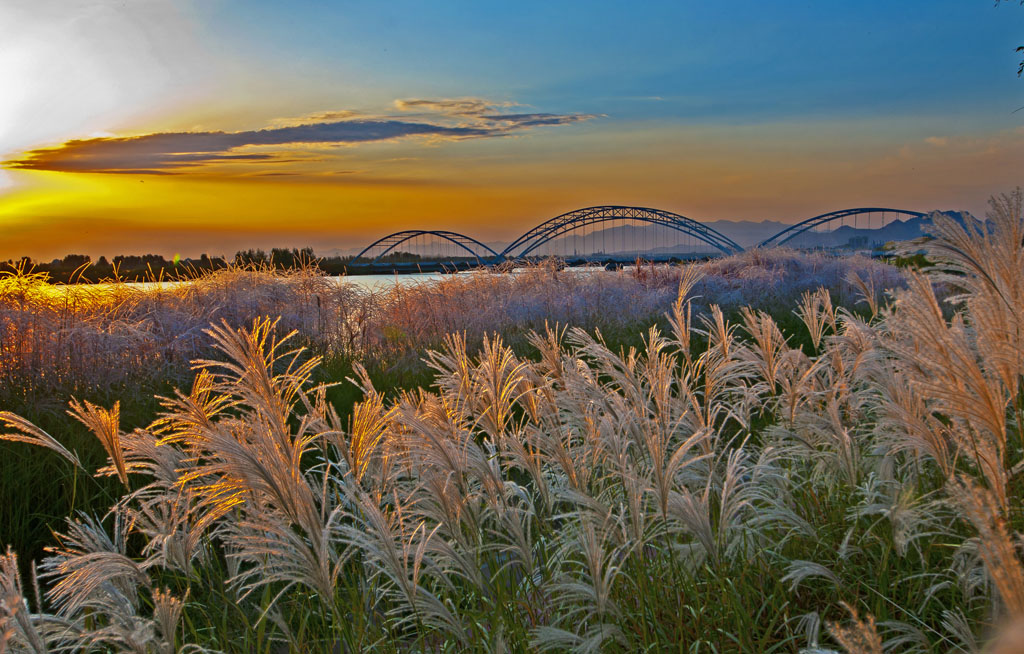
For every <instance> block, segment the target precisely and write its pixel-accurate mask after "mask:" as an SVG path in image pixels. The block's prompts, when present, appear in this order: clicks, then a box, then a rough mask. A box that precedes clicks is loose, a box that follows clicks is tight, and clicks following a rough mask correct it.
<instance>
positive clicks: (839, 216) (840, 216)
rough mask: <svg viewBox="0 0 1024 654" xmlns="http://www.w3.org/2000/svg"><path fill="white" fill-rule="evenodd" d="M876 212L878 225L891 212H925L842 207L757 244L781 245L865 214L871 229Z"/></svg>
mask: <svg viewBox="0 0 1024 654" xmlns="http://www.w3.org/2000/svg"><path fill="white" fill-rule="evenodd" d="M874 214H878V215H879V216H880V220H879V227H883V226H885V224H886V218H887V217H888V216H889V215H890V214H891V215H892V216H893V217H894V218H895V217H897V216H909V217H911V218H921V217H924V216H926V215H927V214H924V213H921V212H920V211H907V210H905V209H889V208H884V207H858V208H856V209H842V210H840V211H830V212H829V213H823V214H821V215H820V216H815V217H813V218H808V219H807V220H803V221H801V222H798V223H797V224H795V225H790V226H789V227H787V228H786V229H784V230H782V231H781V232H779V233H778V234H775V235H774V236H771V237H770V238H766V239H765V240H763V241H761V242H760V243H758V244H757V247H759V248H770V247H776V246H779V245H782V244H783V243H786V242H787V241H790V240H792V239H794V238H796V237H797V236H800V235H801V234H803V233H805V232H809V231H811V230H814V229H816V228H818V227H822V226H824V225H835V224H837V223H838V224H846V223H847V221H849V222H850V223H851V224H853V225H857V222H856V221H857V219H858V218H859V217H860V216H864V215H866V216H867V220H866V221H865V222H866V227H867V228H868V229H873V226H872V225H873V223H872V216H873V215H874Z"/></svg>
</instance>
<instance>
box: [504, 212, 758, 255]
mask: <svg viewBox="0 0 1024 654" xmlns="http://www.w3.org/2000/svg"><path fill="white" fill-rule="evenodd" d="M622 219H631V220H635V221H638V222H647V223H651V224H654V225H664V226H665V227H670V228H672V229H675V230H677V231H680V232H683V233H684V234H688V235H690V236H693V237H694V238H696V239H697V240H699V241H701V242H703V243H706V244H707V245H710V246H712V247H714V248H715V249H717V250H720V251H721V252H722V253H724V254H735V253H737V252H742V251H743V247H742V246H740V245H739V244H738V243H736V242H735V241H733V240H732V239H731V238H729V237H728V236H726V235H724V234H722V233H721V232H719V231H717V230H715V229H712V228H711V227H708V226H707V225H704V224H703V223H700V222H697V221H696V220H693V219H692V218H687V217H686V216H681V215H679V214H676V213H672V212H671V211H663V210H661V209H650V208H647V207H626V206H617V205H604V206H596V207H586V208H584V209H576V210H575V211H570V212H568V213H563V214H562V215H560V216H555V217H554V218H552V219H550V220H547V221H545V222H543V223H541V224H539V225H537V226H536V227H534V228H533V229H531V230H529V231H528V232H526V233H525V234H523V235H522V236H520V237H519V238H517V239H516V240H514V241H512V243H510V244H509V246H508V247H506V248H505V249H504V250H502V252H501V256H502V257H505V258H512V259H517V258H522V257H525V256H527V255H529V254H530V253H531V252H533V251H534V250H536V249H537V248H538V247H540V246H542V245H544V244H545V243H547V242H549V241H552V240H554V239H556V238H558V237H559V236H562V235H563V234H567V233H568V232H572V231H575V230H577V229H580V228H581V227H585V226H587V225H593V224H597V223H603V222H608V221H612V220H622Z"/></svg>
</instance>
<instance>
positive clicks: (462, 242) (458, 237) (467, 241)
mask: <svg viewBox="0 0 1024 654" xmlns="http://www.w3.org/2000/svg"><path fill="white" fill-rule="evenodd" d="M417 236H435V237H437V238H440V239H444V240H446V241H450V242H451V243H454V244H455V245H456V246H458V247H459V248H461V249H463V250H465V251H466V252H467V253H469V255H470V256H473V257H476V260H477V261H478V262H481V263H482V262H483V261H484V259H490V258H493V259H499V258H500V257H501V255H499V254H498V253H497V252H495V251H494V250H492V249H491V248H489V247H488V246H486V245H484V244H483V243H481V242H480V241H478V240H476V239H475V238H472V237H470V236H466V235H465V234H459V233H458V232H449V231H445V230H427V229H407V230H404V231H401V232H395V233H394V234H388V235H387V236H385V237H383V238H379V239H377V240H376V241H374V242H373V243H370V244H369V245H367V246H366V247H365V248H363V251H362V252H360V253H359V254H357V255H356V256H355V258H354V259H353V260H352V261H353V262H356V261H358V260H359V259H363V258H366V253H367V252H369V251H370V250H372V249H373V248H375V247H381V248H383V249H382V250H381V251H380V253H378V254H377V256H375V257H374V258H373V260H372V261H371V262H370V263H371V264H375V263H377V262H378V261H380V258H381V257H383V256H384V255H386V254H387V253H388V252H391V251H392V250H394V249H395V248H396V247H398V246H399V245H401V244H402V243H405V242H406V241H408V240H410V239H413V238H416V237H417ZM488 255H490V256H488Z"/></svg>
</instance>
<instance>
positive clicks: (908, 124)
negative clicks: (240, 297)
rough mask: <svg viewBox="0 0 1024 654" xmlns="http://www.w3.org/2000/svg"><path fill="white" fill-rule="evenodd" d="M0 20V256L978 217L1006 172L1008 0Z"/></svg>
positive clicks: (145, 13) (149, 7) (213, 12)
mask: <svg viewBox="0 0 1024 654" xmlns="http://www.w3.org/2000/svg"><path fill="white" fill-rule="evenodd" d="M0 42H3V43H4V44H5V47H4V48H3V49H2V50H0V80H3V81H2V82H0V85H2V86H3V88H0V162H3V163H2V164H0V225H2V226H3V227H4V228H5V234H6V240H5V244H4V247H5V248H6V249H7V250H8V251H0V256H5V257H6V256H11V255H12V254H15V255H16V254H21V253H29V254H32V253H43V254H49V253H51V252H54V251H55V250H56V249H57V248H63V249H69V248H70V249H74V250H78V251H93V252H96V251H100V250H101V249H103V250H110V251H113V249H120V250H121V251H126V252H127V251H133V250H140V249H146V248H150V249H151V248H152V243H153V242H154V241H156V242H160V243H163V244H165V247H166V248H168V249H170V248H174V249H175V251H182V252H185V253H186V254H187V253H190V252H196V251H204V250H210V249H213V250H216V248H223V249H224V250H226V251H231V250H232V249H233V248H236V247H237V248H242V247H252V246H277V245H289V246H292V245H294V246H305V245H309V244H313V245H314V246H317V247H321V248H323V249H332V248H338V247H340V248H345V247H348V246H351V245H353V244H358V243H360V242H362V241H364V240H365V239H367V238H370V237H375V236H379V235H381V232H385V233H386V230H392V229H404V228H411V227H433V228H447V229H459V228H461V227H466V226H469V227H471V228H472V230H471V231H473V233H474V234H475V235H478V236H480V237H481V238H487V239H492V240H495V239H496V240H500V239H502V238H506V237H510V236H514V235H515V234H516V233H518V232H520V231H522V229H523V228H525V227H528V226H529V225H532V224H535V223H537V222H539V221H540V220H542V219H544V218H546V217H550V216H553V215H557V214H559V213H562V212H564V211H568V210H571V209H574V208H577V207H579V206H587V205H593V204H603V203H615V204H642V205H647V206H657V207H659V208H664V209H668V210H672V211H676V212H678V213H682V214H684V215H688V216H691V217H694V218H698V219H708V220H715V219H737V220H758V219H773V220H781V221H785V222H794V221H796V220H799V219H801V218H803V217H807V216H809V215H815V214H817V213H821V212H824V211H828V210H832V209H837V208H843V207H845V206H853V205H880V204H888V205H890V206H899V207H901V208H911V209H917V210H930V209H934V208H941V209H967V210H970V211H973V212H975V213H977V214H983V213H984V211H985V207H986V200H987V198H988V197H989V196H990V195H992V194H993V193H998V192H1002V191H1006V190H1009V189H1011V188H1013V187H1014V186H1016V185H1018V184H1020V183H1021V182H1022V176H1021V175H1020V173H1019V171H1020V169H1021V166H1020V163H1021V162H1022V161H1024V110H1022V111H1019V112H1017V113H1014V111H1015V110H1016V109H1018V108H1019V107H1024V80H1021V79H1019V78H1018V77H1017V76H1016V69H1017V65H1018V63H1019V59H1020V56H1019V55H1018V54H1017V53H1015V52H1014V49H1015V48H1016V47H1017V46H1018V45H1020V44H1021V43H1024V7H1021V6H1019V4H1018V3H1016V2H1013V3H1006V2H1004V3H1002V4H1000V5H993V4H992V3H991V2H990V1H989V0H956V1H952V0H937V1H930V2H920V1H903V2H881V1H874V0H869V1H863V0H862V1H858V2H846V3H839V2H831V1H829V2H825V1H818V2H774V3H766V2H751V1H747V0H740V1H736V2H728V3H725V2H707V1H704V2H689V1H687V2H642V3H639V2H631V3H627V2H607V1H591V2H529V1H522V2H517V3H494V2H479V1H477V2H468V1H466V2H463V1H458V2H430V3H428V2H411V1H408V0H396V1H391V2H341V1H335V2H326V1H322V2H312V1H294V2H282V1H270V0H244V1H243V0H134V1H131V2H124V1H123V0H4V2H3V3H2V4H0ZM70 62H73V65H71V63H70ZM211 216H213V218H211ZM115 228H116V229H115ZM55 229H58V230H64V232H65V233H66V234H69V235H74V237H73V239H72V241H70V242H69V243H63V242H62V243H60V244H57V245H55V244H54V241H53V239H52V238H51V235H52V233H53V231H54V230H55ZM115 232H116V237H111V236H109V234H111V233H115ZM69 238H71V237H70V236H69ZM0 249H2V248H0ZM54 253H56V252H54Z"/></svg>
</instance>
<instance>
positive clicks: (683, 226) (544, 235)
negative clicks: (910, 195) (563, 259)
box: [353, 205, 928, 265]
mask: <svg viewBox="0 0 1024 654" xmlns="http://www.w3.org/2000/svg"><path fill="white" fill-rule="evenodd" d="M876 213H878V214H883V223H884V214H895V215H898V216H909V217H912V218H922V217H925V216H927V215H928V214H926V213H923V212H920V211H909V210H906V209H892V208H885V207H857V208H854V209H842V210H839V211H830V212H828V213H823V214H821V215H818V216H814V217H813V218H808V219H807V220H803V221H801V222H798V223H796V224H795V225H790V226H788V227H786V228H785V229H783V230H782V231H780V232H779V233H777V234H775V235H773V236H771V237H769V238H766V239H765V240H763V241H761V242H760V243H759V244H758V245H757V246H756V247H758V248H770V247H776V246H779V245H783V244H785V243H787V242H788V241H790V240H792V239H794V238H796V237H797V236H800V235H801V234H803V233H805V232H808V231H810V230H812V229H814V228H815V227H819V226H821V225H826V224H829V223H833V222H837V221H840V222H841V221H843V220H845V219H847V218H851V217H853V218H855V219H856V217H857V216H860V215H863V214H876ZM625 220H629V221H634V222H640V223H648V224H651V225H658V226H662V227H667V228H670V229H673V230H676V231H679V232H682V233H683V234H686V235H688V236H691V237H693V238H694V239H695V240H696V241H700V242H701V243H704V244H705V245H708V246H711V247H712V248H714V249H716V250H718V251H719V252H721V253H722V254H726V255H729V254H736V253H739V252H743V250H744V248H743V247H742V246H741V245H739V244H738V243H737V242H736V241H734V240H732V239H731V238H729V237H728V236H726V235H725V234H722V233H721V232H719V231H718V230H716V229H714V228H712V227H709V226H707V225H705V224H703V223H701V222H699V221H696V220H693V219H692V218H687V217H686V216H682V215H680V214H677V213H672V212H671V211H664V210H662V209H651V208H648V207H630V206H619V205H601V206H594V207H586V208H583V209H576V210H575V211H570V212H567V213H563V214H561V215H559V216H555V217H554V218H551V219H550V220H546V221H544V222H543V223H541V224H539V225H537V226H536V227H534V228H532V229H530V230H529V231H527V232H526V233H524V234H523V235H522V236H520V237H519V238H517V239H516V240H514V241H512V243H510V244H509V245H508V247H506V248H505V249H504V250H502V251H501V252H500V253H499V252H496V251H495V250H493V249H492V248H491V247H489V246H488V245H485V244H484V243H481V242H480V241H478V240H476V239H475V238H472V237H470V236H466V235H465V234H459V233H458V232H450V231H445V230H422V229H414V230H405V231H401V232H395V233H394V234H388V235H387V236H385V237H383V238H380V239H378V240H376V241H374V242H373V243H371V244H370V245H368V246H366V247H365V248H364V249H363V251H362V252H360V253H359V254H357V255H356V257H355V259H353V262H358V261H359V260H360V259H363V260H369V263H370V264H371V265H372V264H375V263H378V262H379V261H380V259H381V258H382V257H384V256H386V255H387V254H388V253H389V252H392V251H394V250H395V248H396V247H398V246H399V245H402V244H403V243H406V242H407V241H410V240H411V239H415V238H417V237H421V236H425V237H433V238H435V239H439V240H441V241H447V242H449V243H451V244H453V245H454V246H455V249H456V250H457V251H460V252H464V253H465V255H461V256H462V258H475V259H476V260H477V263H479V264H484V263H494V262H498V261H501V260H504V259H522V258H524V257H527V256H530V255H531V254H533V253H535V252H536V251H537V249H538V248H540V247H541V246H543V245H545V244H546V243H550V242H551V241H554V240H555V239H558V238H560V237H562V236H565V235H566V234H569V233H570V232H574V231H576V230H578V229H582V228H584V227H588V226H590V225H596V224H601V223H607V222H612V221H625ZM438 260H439V261H440V260H443V257H438Z"/></svg>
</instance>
